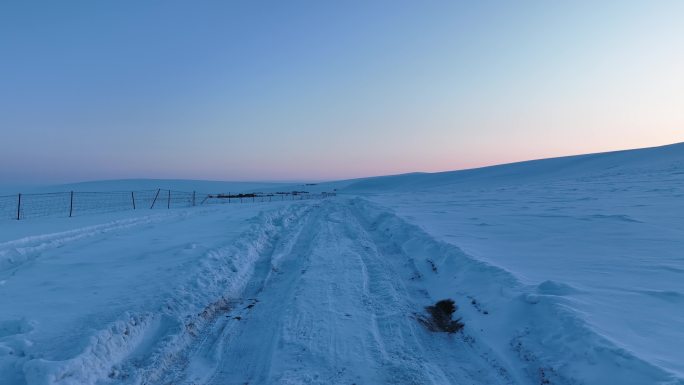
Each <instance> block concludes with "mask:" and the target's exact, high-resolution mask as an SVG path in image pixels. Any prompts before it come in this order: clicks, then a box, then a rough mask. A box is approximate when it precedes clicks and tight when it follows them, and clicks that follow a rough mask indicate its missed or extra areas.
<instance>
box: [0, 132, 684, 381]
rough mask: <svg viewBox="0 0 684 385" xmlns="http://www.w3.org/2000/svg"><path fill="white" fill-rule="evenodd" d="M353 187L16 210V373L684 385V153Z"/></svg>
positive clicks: (9, 305) (0, 342)
mask: <svg viewBox="0 0 684 385" xmlns="http://www.w3.org/2000/svg"><path fill="white" fill-rule="evenodd" d="M332 186H335V187H339V188H341V192H342V194H340V195H338V196H337V197H335V198H331V199H325V200H310V201H301V202H273V203H256V204H245V205H230V206H228V205H216V206H211V207H198V208H189V209H172V210H166V211H163V212H159V211H150V212H147V211H146V210H138V211H135V212H132V211H131V212H120V213H111V214H106V215H105V214H100V215H92V216H83V217H78V218H71V219H67V218H44V219H35V220H24V221H10V220H7V221H3V222H0V384H2V385H5V384H7V385H24V384H247V383H248V384H380V383H394V384H684V366H683V362H684V360H683V359H682V357H683V356H684V350H683V349H682V346H684V252H683V251H682V250H684V146H683V145H674V146H669V147H662V148H655V149H647V150H637V151H628V152H621V153H609V154H600V155H592V156H583V157H570V158H559V159H551V160H543V161H534V162H527V163H521V164H514V165H505V166H498V167H493V168H485V169H479V170H469V171H464V172H453V173H441V174H411V175H405V176H396V177H383V178H370V179H366V180H358V181H351V182H344V183H337V184H331V185H327V187H332ZM316 188H320V189H324V188H326V185H320V186H317V187H316ZM443 298H453V299H454V300H455V301H456V303H457V304H458V305H459V310H458V311H457V313H456V314H457V316H459V317H462V320H463V322H464V323H465V328H464V330H463V331H462V332H459V333H457V334H453V335H449V334H446V333H436V332H432V331H428V330H427V329H426V328H425V327H424V326H423V324H422V323H421V322H419V319H420V318H421V317H423V316H424V315H425V311H424V307H425V306H428V305H431V304H434V302H435V301H437V300H439V299H443Z"/></svg>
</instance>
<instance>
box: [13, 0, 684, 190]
mask: <svg viewBox="0 0 684 385" xmlns="http://www.w3.org/2000/svg"><path fill="white" fill-rule="evenodd" d="M683 20H684V1H681V0H673V1H658V0H653V1H647V0H644V1H545V0H539V1H455V0H450V1H431V0H427V1H397V0H391V1H373V0H364V1H347V0H345V1H320V0H309V1H290V0H288V1H272V2H271V1H258V0H257V1H246V0H245V1H237V0H236V1H166V0H164V1H120V0H117V1H68V0H66V1H44V2H35V1H19V0H17V1H12V0H9V1H3V2H1V3H0V130H1V131H0V132H1V136H0V181H1V182H3V183H5V184H8V183H10V184H11V183H57V182H71V181H82V180H94V179H112V178H146V177H151V178H192V179H218V180H297V179H299V180H302V179H306V180H315V179H337V178H348V177H358V176H369V175H380V174H391V173H402V172H410V171H442V170H453V169H460V168H467V167H473V166H481V165H489V164H495V163H502V162H510V161H516V160H525V159H534V158H541V157H549V156H560V155H569V154H578V153H587V152H597V151H606V150H614V149H626V148H637V147H647V146H654V145H661V144H668V143H674V142H680V141H684V22H683Z"/></svg>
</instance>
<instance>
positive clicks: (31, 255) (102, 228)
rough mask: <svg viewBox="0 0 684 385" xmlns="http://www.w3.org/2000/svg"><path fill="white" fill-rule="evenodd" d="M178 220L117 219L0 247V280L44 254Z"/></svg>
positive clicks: (4, 244) (159, 216) (174, 216)
mask: <svg viewBox="0 0 684 385" xmlns="http://www.w3.org/2000/svg"><path fill="white" fill-rule="evenodd" d="M178 216H179V214H173V215H168V214H167V215H150V216H145V217H141V218H131V219H120V220H115V221H112V222H108V223H103V224H100V225H94V226H86V227H81V228H77V229H73V230H68V231H62V232H58V233H52V234H42V235H34V236H28V237H24V238H20V239H16V240H12V241H7V242H3V243H0V274H2V275H1V276H0V277H2V278H6V277H9V276H13V275H14V274H16V272H17V270H18V269H20V268H21V267H22V266H23V265H25V264H27V263H30V262H32V261H34V260H36V259H37V258H39V257H40V256H41V255H42V254H43V253H44V252H46V251H50V250H54V249H57V248H60V247H63V246H65V245H68V244H71V243H74V242H78V241H81V240H84V239H88V238H93V237H97V236H100V235H105V234H107V233H111V232H113V231H119V230H127V229H131V228H135V227H139V226H142V225H149V224H155V223H158V222H162V221H165V220H168V219H170V218H176V217H178Z"/></svg>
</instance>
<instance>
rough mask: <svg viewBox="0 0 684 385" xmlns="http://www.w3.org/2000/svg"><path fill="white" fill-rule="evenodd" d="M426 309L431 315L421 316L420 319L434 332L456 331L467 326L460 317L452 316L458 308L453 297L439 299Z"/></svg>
mask: <svg viewBox="0 0 684 385" xmlns="http://www.w3.org/2000/svg"><path fill="white" fill-rule="evenodd" d="M425 310H426V311H427V313H428V314H429V315H430V317H429V318H427V317H419V318H418V320H419V321H420V322H421V323H422V324H423V325H425V327H427V328H428V329H429V330H431V331H433V332H446V333H456V332H458V331H460V330H461V329H463V326H465V325H464V324H463V322H461V319H460V318H457V319H453V318H452V317H453V315H454V313H455V312H456V310H458V306H456V303H455V302H454V300H452V299H443V300H441V301H437V303H435V304H434V305H431V306H426V307H425Z"/></svg>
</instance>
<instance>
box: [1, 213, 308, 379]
mask: <svg viewBox="0 0 684 385" xmlns="http://www.w3.org/2000/svg"><path fill="white" fill-rule="evenodd" d="M307 207H308V206H307V205H291V206H288V207H286V208H283V209H279V210H277V211H273V212H262V213H261V214H260V215H259V216H258V217H257V218H256V219H255V220H253V223H252V224H251V225H250V226H249V227H248V229H247V230H246V231H245V232H244V233H243V234H242V236H240V237H239V241H238V242H235V243H231V244H227V245H225V246H223V247H219V248H216V249H213V250H209V251H207V252H206V253H205V255H204V257H202V258H201V259H200V261H199V263H197V265H196V266H192V267H191V266H188V269H189V270H188V271H189V273H188V277H189V278H188V280H187V282H186V284H185V285H183V286H181V287H178V288H176V289H174V291H173V295H171V296H170V298H169V299H168V301H167V302H166V303H165V304H164V305H163V307H162V309H159V311H158V312H154V313H143V314H124V315H123V316H122V317H121V318H120V319H119V320H117V321H115V322H113V323H112V324H110V325H109V326H108V327H106V328H105V329H103V330H100V331H99V332H96V333H95V335H94V336H93V337H91V339H90V342H89V344H88V345H87V346H86V348H85V349H84V350H83V352H82V353H81V354H79V355H77V356H75V357H73V358H71V359H68V360H64V361H49V360H45V359H41V358H34V359H31V357H26V358H24V359H23V360H19V361H20V362H21V361H24V363H23V372H24V374H25V378H26V383H27V384H28V385H76V384H96V383H98V382H99V381H104V380H107V381H115V382H130V383H149V382H153V381H155V380H156V379H158V378H159V376H160V374H161V373H162V372H164V371H166V370H169V369H170V368H171V367H172V366H174V365H177V364H178V362H179V360H181V359H182V358H183V354H182V353H183V349H185V348H186V347H187V346H189V345H190V344H192V343H193V342H194V341H195V339H196V338H197V337H198V336H199V335H200V334H201V333H202V331H203V329H204V328H205V327H207V325H210V324H211V322H212V320H214V319H215V318H216V317H218V316H219V315H220V314H221V313H222V312H225V311H226V310H227V309H228V308H230V306H231V304H233V303H234V302H235V301H237V300H239V295H240V293H241V291H242V290H243V289H244V286H245V284H246V283H247V282H248V281H249V278H250V276H251V274H252V273H253V268H254V262H255V260H256V259H258V258H259V257H260V255H261V254H262V253H264V252H267V251H268V249H269V248H270V247H272V244H273V242H274V241H275V240H276V239H277V235H278V234H279V233H280V232H281V231H283V230H284V229H286V228H288V227H289V226H290V225H291V224H292V223H297V222H298V218H300V217H301V216H304V215H306V213H307V212H308V208H307ZM154 218H156V217H154ZM152 220H155V219H150V218H145V219H140V220H124V221H115V222H112V223H111V224H107V225H101V226H93V227H91V228H86V229H79V230H75V231H71V232H65V233H62V234H53V235H49V236H40V237H35V238H26V239H22V240H18V241H13V242H8V243H6V244H4V246H22V245H23V247H25V249H23V250H34V251H38V250H43V249H45V248H48V247H59V244H61V243H64V242H68V241H71V240H78V239H82V238H84V237H88V236H90V235H92V234H101V233H102V232H106V231H112V230H114V229H117V228H122V227H125V226H135V225H139V224H141V223H150V221H152ZM29 248H33V249H29ZM23 255H30V254H29V253H28V252H25V253H24V254H23ZM17 364H18V365H21V364H20V363H17Z"/></svg>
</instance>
